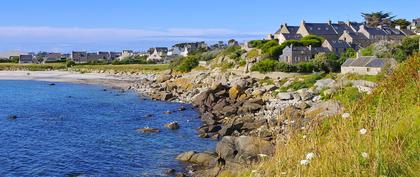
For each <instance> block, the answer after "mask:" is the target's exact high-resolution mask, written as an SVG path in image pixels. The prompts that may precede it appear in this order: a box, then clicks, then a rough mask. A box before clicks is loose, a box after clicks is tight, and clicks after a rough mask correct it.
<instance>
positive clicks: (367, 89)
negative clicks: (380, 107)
mask: <svg viewBox="0 0 420 177" xmlns="http://www.w3.org/2000/svg"><path fill="white" fill-rule="evenodd" d="M356 88H357V90H359V92H360V93H366V94H372V91H373V89H372V88H370V87H365V86H356Z"/></svg>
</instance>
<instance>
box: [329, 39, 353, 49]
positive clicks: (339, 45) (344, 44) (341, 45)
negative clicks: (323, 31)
mask: <svg viewBox="0 0 420 177" xmlns="http://www.w3.org/2000/svg"><path fill="white" fill-rule="evenodd" d="M326 40H327V41H328V43H330V45H331V46H332V47H333V48H350V47H351V46H350V44H349V43H347V42H345V41H340V40H330V39H326Z"/></svg>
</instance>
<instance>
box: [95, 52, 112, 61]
mask: <svg viewBox="0 0 420 177" xmlns="http://www.w3.org/2000/svg"><path fill="white" fill-rule="evenodd" d="M98 58H99V60H105V61H110V60H111V54H110V53H109V52H98Z"/></svg>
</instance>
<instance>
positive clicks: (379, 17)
mask: <svg viewBox="0 0 420 177" xmlns="http://www.w3.org/2000/svg"><path fill="white" fill-rule="evenodd" d="M362 17H363V18H365V21H366V23H367V25H368V26H369V27H377V26H379V25H388V26H389V25H391V24H392V19H394V18H395V16H392V14H391V13H390V12H383V11H379V12H372V13H362Z"/></svg>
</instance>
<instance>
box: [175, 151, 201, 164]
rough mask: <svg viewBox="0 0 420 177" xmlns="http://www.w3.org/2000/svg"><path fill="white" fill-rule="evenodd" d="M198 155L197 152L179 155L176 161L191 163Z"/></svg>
mask: <svg viewBox="0 0 420 177" xmlns="http://www.w3.org/2000/svg"><path fill="white" fill-rule="evenodd" d="M196 153H197V152H195V151H188V152H184V153H182V154H179V155H178V156H177V157H176V160H179V161H183V162H188V161H190V159H191V157H192V156H193V155H194V154H196Z"/></svg>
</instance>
